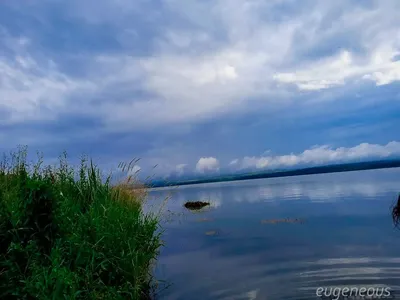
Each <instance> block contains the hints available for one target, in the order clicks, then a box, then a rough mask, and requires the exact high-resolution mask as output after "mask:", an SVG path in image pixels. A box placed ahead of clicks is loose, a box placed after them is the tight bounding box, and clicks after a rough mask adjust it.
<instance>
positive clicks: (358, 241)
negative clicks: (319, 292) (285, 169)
mask: <svg viewBox="0 0 400 300" xmlns="http://www.w3.org/2000/svg"><path fill="white" fill-rule="evenodd" d="M399 192H400V169H386V170H371V171H357V172H348V173H333V174H322V175H309V176H298V177H286V178H272V179H259V180H250V181H238V182H229V183H213V184H201V185H193V186H182V187H178V188H172V189H165V188H162V189H155V190H153V191H151V192H150V194H149V204H150V205H154V207H156V206H157V205H158V204H159V203H161V202H162V200H164V198H165V197H167V196H169V197H171V198H170V200H169V201H168V202H167V204H166V207H165V208H164V211H165V212H164V217H165V220H167V219H168V222H167V221H166V222H165V223H164V224H163V226H164V229H165V233H164V235H163V239H164V242H165V247H164V248H163V249H162V251H161V254H160V257H159V260H158V265H157V269H156V277H157V278H158V279H162V280H166V281H167V282H168V283H170V284H171V286H170V287H169V288H167V289H165V290H164V291H162V292H161V293H160V294H159V298H160V299H174V300H175V299H182V300H183V299H184V300H187V299H189V300H196V299H199V300H200V299H201V300H204V299H248V300H251V299H318V298H317V297H316V295H315V292H316V289H317V288H318V287H324V288H325V287H341V286H342V287H343V286H349V287H366V288H368V287H380V286H381V287H390V288H391V290H392V291H393V290H396V289H398V288H399V287H400V230H397V229H394V228H393V224H392V219H391V215H390V207H391V205H392V204H393V202H394V201H395V200H396V196H397V194H398V193H399ZM188 200H192V201H196V200H202V201H208V200H210V201H211V202H212V205H211V207H210V208H208V209H205V210H204V211H201V212H196V213H193V212H190V211H188V210H187V209H185V208H184V207H183V204H184V203H185V201H188ZM284 218H290V219H294V218H298V219H302V220H304V222H303V223H296V222H294V223H285V222H280V223H276V224H270V223H265V222H262V220H270V219H284ZM396 295H397V293H396ZM398 297H399V296H396V298H398Z"/></svg>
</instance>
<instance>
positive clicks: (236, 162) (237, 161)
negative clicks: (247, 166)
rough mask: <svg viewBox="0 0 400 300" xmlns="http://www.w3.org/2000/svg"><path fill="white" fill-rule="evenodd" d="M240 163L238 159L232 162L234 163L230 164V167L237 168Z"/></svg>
mask: <svg viewBox="0 0 400 300" xmlns="http://www.w3.org/2000/svg"><path fill="white" fill-rule="evenodd" d="M238 163H239V160H238V159H237V158H236V159H234V160H232V161H231V162H230V163H229V165H230V166H236V165H237V164H238Z"/></svg>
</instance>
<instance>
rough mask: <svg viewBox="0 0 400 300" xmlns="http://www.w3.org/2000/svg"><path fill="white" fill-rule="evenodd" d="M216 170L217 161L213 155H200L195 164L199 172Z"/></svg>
mask: <svg viewBox="0 0 400 300" xmlns="http://www.w3.org/2000/svg"><path fill="white" fill-rule="evenodd" d="M218 170H219V161H218V159H216V158H215V157H202V158H200V159H199V161H198V162H197V164H196V171H197V172H200V173H205V172H209V171H218Z"/></svg>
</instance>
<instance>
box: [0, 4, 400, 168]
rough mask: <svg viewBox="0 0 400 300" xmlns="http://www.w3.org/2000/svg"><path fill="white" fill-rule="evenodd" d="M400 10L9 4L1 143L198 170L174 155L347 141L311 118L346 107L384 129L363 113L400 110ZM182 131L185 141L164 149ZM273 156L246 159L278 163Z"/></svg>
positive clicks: (3, 32)
mask: <svg viewBox="0 0 400 300" xmlns="http://www.w3.org/2000/svg"><path fill="white" fill-rule="evenodd" d="M3 2H4V1H3ZM399 10H400V2H398V1H396V0H392V1H391V0H385V1H375V0H369V1H353V0H352V1H347V0H338V1H318V0H305V2H304V3H301V4H299V3H298V2H297V1H280V0H269V1H267V0H252V1H241V0H216V1H197V0H195V1H187V2H185V3H183V2H182V1H177V0H161V2H160V1H151V0H150V1H134V2H132V1H127V0H119V1H112V0H103V1H100V2H99V1H97V2H96V1H92V0H90V1H85V2H82V1H78V0H71V1H64V2H63V1H49V0H43V1H38V0H32V1H30V2H29V9H26V5H23V4H19V3H17V2H15V1H14V2H12V1H11V2H10V1H8V2H7V1H6V2H4V3H2V4H1V9H0V17H1V19H2V25H1V27H0V78H1V80H0V132H1V133H0V147H1V148H2V149H8V148H9V147H12V146H15V144H29V145H32V144H33V145H34V146H40V147H41V148H45V149H49V152H51V153H52V154H53V152H56V151H57V152H58V151H62V150H63V149H67V150H68V151H72V152H74V153H77V154H78V153H79V152H81V151H82V152H89V153H90V154H91V155H92V154H95V155H96V154H102V155H103V154H104V155H105V156H107V157H108V158H110V159H114V157H115V159H118V160H119V159H120V157H119V156H129V155H130V151H131V149H133V150H132V151H135V156H140V157H142V158H145V159H146V162H143V163H141V166H142V168H143V171H144V170H145V169H146V166H145V164H149V165H151V166H150V168H151V167H152V166H153V165H155V164H158V165H159V167H158V168H157V169H156V171H155V172H162V173H168V172H171V170H175V171H177V172H178V173H179V172H183V170H184V172H185V173H187V172H190V170H192V171H193V169H195V166H194V165H191V166H187V167H182V168H179V169H176V166H177V165H179V164H180V163H181V162H182V161H184V162H186V161H193V162H195V161H196V160H197V158H199V157H201V156H202V155H204V154H205V153H209V151H215V152H214V153H224V155H226V157H219V159H221V161H223V160H224V159H227V158H228V157H243V156H244V155H245V154H246V152H245V151H247V153H261V150H262V149H261V147H264V145H265V144H266V143H267V142H268V143H269V145H270V147H271V148H274V147H275V149H278V150H279V152H280V153H288V152H291V151H301V149H305V148H307V147H309V145H313V144H330V143H336V144H339V145H340V143H338V142H343V139H342V140H340V139H341V138H340V137H339V136H338V135H336V137H335V138H331V136H330V135H327V136H322V134H318V133H311V130H309V131H308V132H307V133H304V132H303V131H301V130H300V129H301V128H303V127H309V128H311V127H312V125H313V124H312V123H313V122H315V120H316V119H318V118H325V117H327V118H329V122H330V123H331V124H330V125H327V126H326V127H329V126H330V128H332V127H335V128H336V127H337V128H340V126H341V124H339V123H340V121H341V117H342V116H348V118H349V119H351V121H347V122H348V123H352V122H353V123H355V122H358V123H359V124H361V125H360V127H363V126H364V123H368V122H369V123H370V124H368V125H369V126H370V127H374V126H375V125H376V123H377V122H379V121H378V120H376V118H375V120H374V121H370V120H367V119H368V117H366V116H367V115H368V113H365V114H361V113H360V114H358V115H357V116H356V117H353V116H352V115H351V114H352V113H354V111H358V110H357V109H358V108H360V107H362V108H364V107H366V105H367V104H368V103H369V104H371V103H372V104H373V107H372V106H370V107H369V111H370V112H373V113H375V109H376V107H377V106H378V105H379V106H381V107H383V106H385V107H390V108H391V110H392V111H391V113H392V114H394V113H395V112H396V109H398V103H399V101H398V99H399V97H400V94H399V89H398V87H399V86H398V81H399V80H400V72H399V64H400V60H399V54H400V42H399V41H400V36H399V31H398V28H399V27H400V19H399V18H398V13H397V12H398V11H399ZM304 91H306V92H307V93H304ZM356 94H358V96H355V95H356ZM327 100H331V101H327ZM317 102H318V103H319V105H318V106H317V105H315V103H317ZM328 102H334V103H333V104H332V103H328ZM321 103H322V104H321ZM334 112H335V113H336V114H337V115H336V116H333V114H334ZM339 112H340V115H339ZM350 115H351V118H350V117H349V116H350ZM391 118H392V119H390V120H389V121H388V122H387V127H386V128H389V129H388V130H385V133H384V134H385V137H383V136H382V135H381V134H379V133H375V134H374V135H373V136H372V135H371V136H368V138H369V140H368V141H369V142H370V143H387V141H390V140H393V139H394V138H396V134H397V132H396V130H395V129H393V128H396V124H397V123H396V121H393V120H394V119H395V117H393V116H392V117H391ZM355 119H357V121H356V120H355ZM397 122H398V121H397ZM242 123H244V125H243V126H242ZM257 123H260V124H261V125H255V124H257ZM348 125H349V124H345V127H346V126H347V128H348ZM278 127H279V129H278ZM363 128H364V127H363ZM390 128H392V129H390ZM314 130H315V126H314ZM361 130H362V128H360V130H359V132H361ZM229 131H231V133H229ZM236 131H240V132H241V135H240V137H239V134H237V135H235V134H234V132H236ZM316 131H318V129H317V130H316ZM338 131H340V130H338ZM215 132H218V138H217V137H215V136H216V134H214V137H213V140H212V142H213V144H212V146H211V147H212V149H205V148H207V147H208V146H207V147H206V146H202V145H201V144H203V145H208V144H209V143H208V140H207V139H209V138H205V137H206V136H207V137H208V136H210V135H213V133H215ZM219 132H221V134H220V133H219ZM227 132H228V133H227ZM256 132H262V133H263V135H264V136H261V134H259V135H257V133H256ZM328 132H329V130H328ZM353 132H354V131H353ZM303 133H304V134H303ZM290 135H292V136H296V137H297V140H296V141H292V140H291V139H290V137H289V136H290ZM300 135H301V136H302V138H301V139H300V138H299V136H300ZM358 135H359V134H358ZM283 136H285V137H286V138H285V139H284V140H282V137H283ZM342 136H343V135H342ZM366 136H367V134H364V136H362V138H360V137H359V136H352V142H354V143H355V144H357V143H359V142H360V141H363V140H365V139H364V138H365V137H366ZM303 137H304V138H303ZM171 140H176V141H178V140H179V143H180V144H179V145H176V146H175V142H172V143H173V144H174V147H173V148H174V149H173V150H170V151H167V152H165V151H164V150H165V149H167V150H168V149H171V148H169V147H170V145H171ZM228 140H229V143H228V142H227V141H228ZM289 140H290V141H289ZM244 141H246V142H244ZM176 144H178V143H176ZM344 144H346V143H344ZM127 149H129V150H127ZM35 150H36V149H35ZM228 152H229V153H228ZM56 155H57V154H56ZM207 155H209V154H207ZM117 156H118V157H117ZM269 157H270V154H263V155H262V157H256V158H251V157H250V158H247V160H246V161H248V163H249V164H250V165H265V164H267V165H268V164H269V162H268V163H267V162H265V158H267V160H268V159H269ZM124 158H125V157H124ZM281 159H282V160H285V161H287V162H285V164H294V163H296V161H297V160H298V158H297V156H295V157H293V156H291V155H289V156H288V157H286V158H281ZM241 164H243V159H241V160H240V161H238V163H237V165H241ZM234 165H236V164H235V163H234V164H232V165H231V166H230V167H231V168H232V167H233V166H234ZM202 169H203V168H202ZM203 170H204V171H205V169H203Z"/></svg>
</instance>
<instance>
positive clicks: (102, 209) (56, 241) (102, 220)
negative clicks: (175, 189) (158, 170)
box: [0, 148, 162, 300]
mask: <svg viewBox="0 0 400 300" xmlns="http://www.w3.org/2000/svg"><path fill="white" fill-rule="evenodd" d="M42 165H43V160H42V158H41V157H39V159H38V161H37V162H36V163H35V164H28V163H27V162H26V148H25V149H19V151H17V152H15V153H11V154H10V155H8V156H5V157H4V160H3V162H2V163H1V165H0V245H1V246H0V299H49V300H50V299H150V295H151V290H152V286H153V283H154V281H153V280H152V277H151V270H152V266H153V263H154V261H155V259H156V257H157V255H158V252H159V248H160V247H161V246H162V242H161V239H160V234H161V232H160V230H159V229H160V228H159V219H158V216H157V215H154V214H144V213H143V211H142V201H143V199H144V198H143V195H144V190H143V189H134V190H132V189H130V188H129V186H130V185H129V182H125V183H122V184H119V185H117V186H112V185H111V184H110V180H111V176H109V177H108V178H107V179H106V180H102V179H101V178H102V177H101V174H100V171H99V169H98V168H97V167H96V166H95V165H94V164H93V162H92V161H88V160H87V159H85V158H83V159H82V160H81V165H80V167H79V168H77V169H76V170H74V169H73V168H71V167H70V166H69V165H68V163H67V156H66V154H64V155H63V156H61V157H60V162H59V165H58V166H56V167H51V166H47V167H43V166H42ZM138 191H139V192H138Z"/></svg>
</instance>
